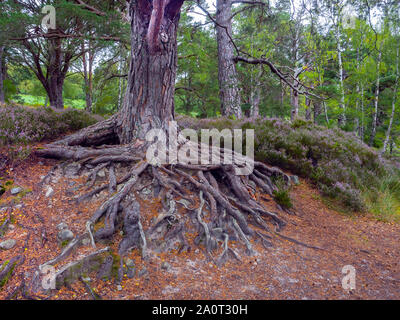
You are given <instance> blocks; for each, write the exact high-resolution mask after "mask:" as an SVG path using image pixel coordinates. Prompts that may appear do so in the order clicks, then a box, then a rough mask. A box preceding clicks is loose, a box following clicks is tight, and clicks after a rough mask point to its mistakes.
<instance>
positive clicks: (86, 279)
mask: <svg viewBox="0 0 400 320" xmlns="http://www.w3.org/2000/svg"><path fill="white" fill-rule="evenodd" d="M82 280H83V281H85V282H90V281H92V279H90V278H89V277H82Z"/></svg>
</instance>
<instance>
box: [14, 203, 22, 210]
mask: <svg viewBox="0 0 400 320" xmlns="http://www.w3.org/2000/svg"><path fill="white" fill-rule="evenodd" d="M22 207H23V205H22V204H17V205H16V206H14V208H15V209H17V210H20V209H22Z"/></svg>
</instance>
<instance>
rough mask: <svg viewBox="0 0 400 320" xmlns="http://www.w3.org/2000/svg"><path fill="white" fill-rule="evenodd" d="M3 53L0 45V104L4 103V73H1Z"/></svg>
mask: <svg viewBox="0 0 400 320" xmlns="http://www.w3.org/2000/svg"><path fill="white" fill-rule="evenodd" d="M3 52H4V47H3V46H1V45H0V103H4V102H5V94H4V84H3V83H4V76H3V75H4V73H3Z"/></svg>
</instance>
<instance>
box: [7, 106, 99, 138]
mask: <svg viewBox="0 0 400 320" xmlns="http://www.w3.org/2000/svg"><path fill="white" fill-rule="evenodd" d="M97 121H98V119H97V118H94V117H93V116H92V115H90V114H89V113H87V112H84V111H80V110H74V109H64V110H54V109H52V108H49V107H42V108H29V107H23V106H19V105H3V106H0V145H26V144H28V143H31V142H35V141H41V140H43V139H46V138H52V137H55V136H56V135H59V134H62V133H65V132H68V131H72V130H78V129H81V128H84V127H87V126H89V125H91V124H94V123H96V122H97Z"/></svg>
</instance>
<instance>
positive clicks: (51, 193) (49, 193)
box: [46, 187, 54, 198]
mask: <svg viewBox="0 0 400 320" xmlns="http://www.w3.org/2000/svg"><path fill="white" fill-rule="evenodd" d="M53 193H54V190H53V188H52V187H47V191H46V198H48V197H51V196H52V195H53Z"/></svg>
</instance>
